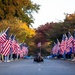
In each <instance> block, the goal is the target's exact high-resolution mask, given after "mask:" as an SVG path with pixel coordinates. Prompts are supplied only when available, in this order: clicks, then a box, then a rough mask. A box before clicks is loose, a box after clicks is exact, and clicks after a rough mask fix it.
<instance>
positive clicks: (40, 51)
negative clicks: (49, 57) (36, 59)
mask: <svg viewBox="0 0 75 75" xmlns="http://www.w3.org/2000/svg"><path fill="white" fill-rule="evenodd" d="M40 54H41V46H40Z"/></svg>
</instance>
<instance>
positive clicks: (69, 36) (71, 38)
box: [66, 32, 73, 52]
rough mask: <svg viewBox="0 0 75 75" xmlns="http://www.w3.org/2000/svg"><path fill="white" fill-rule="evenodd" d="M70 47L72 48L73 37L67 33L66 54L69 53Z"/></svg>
mask: <svg viewBox="0 0 75 75" xmlns="http://www.w3.org/2000/svg"><path fill="white" fill-rule="evenodd" d="M70 47H73V36H72V35H71V33H70V32H68V40H67V46H66V51H67V52H70Z"/></svg>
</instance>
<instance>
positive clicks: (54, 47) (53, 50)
mask: <svg viewBox="0 0 75 75" xmlns="http://www.w3.org/2000/svg"><path fill="white" fill-rule="evenodd" d="M56 46H57V44H56V43H55V42H54V46H53V48H52V53H53V54H56Z"/></svg>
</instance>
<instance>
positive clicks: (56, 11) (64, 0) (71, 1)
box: [31, 0, 75, 28]
mask: <svg viewBox="0 0 75 75" xmlns="http://www.w3.org/2000/svg"><path fill="white" fill-rule="evenodd" d="M31 1H32V2H33V3H36V4H39V5H41V6H40V10H39V11H38V13H34V14H33V17H34V19H35V20H34V24H32V26H33V28H38V27H39V26H40V25H44V24H46V23H47V22H48V23H50V22H59V21H63V20H64V19H65V15H64V13H68V14H72V13H74V12H75V0H31Z"/></svg>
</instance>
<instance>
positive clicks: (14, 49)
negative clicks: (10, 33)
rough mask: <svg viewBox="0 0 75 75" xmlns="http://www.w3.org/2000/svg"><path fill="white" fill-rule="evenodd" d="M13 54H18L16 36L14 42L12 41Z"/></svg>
mask: <svg viewBox="0 0 75 75" xmlns="http://www.w3.org/2000/svg"><path fill="white" fill-rule="evenodd" d="M12 49H13V50H12V52H13V54H17V40H16V37H15V36H14V38H13V41H12Z"/></svg>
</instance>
